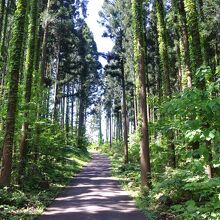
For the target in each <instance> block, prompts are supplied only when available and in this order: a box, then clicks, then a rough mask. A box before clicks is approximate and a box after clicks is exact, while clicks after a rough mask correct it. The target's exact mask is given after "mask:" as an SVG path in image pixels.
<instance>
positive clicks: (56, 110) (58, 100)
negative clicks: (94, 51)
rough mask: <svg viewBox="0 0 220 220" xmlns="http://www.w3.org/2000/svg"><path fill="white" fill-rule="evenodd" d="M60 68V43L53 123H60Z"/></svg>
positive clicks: (57, 58)
mask: <svg viewBox="0 0 220 220" xmlns="http://www.w3.org/2000/svg"><path fill="white" fill-rule="evenodd" d="M59 66H60V42H58V47H57V57H56V81H55V84H54V109H53V121H54V122H58V114H59V109H58V108H59V104H60V97H59V85H58V80H59V78H60V76H59V74H60V73H59Z"/></svg>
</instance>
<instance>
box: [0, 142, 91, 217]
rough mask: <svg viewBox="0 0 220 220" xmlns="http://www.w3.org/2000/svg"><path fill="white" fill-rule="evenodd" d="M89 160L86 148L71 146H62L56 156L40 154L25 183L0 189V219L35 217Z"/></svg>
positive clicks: (32, 165)
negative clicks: (83, 149) (82, 149)
mask: <svg viewBox="0 0 220 220" xmlns="http://www.w3.org/2000/svg"><path fill="white" fill-rule="evenodd" d="M60 155H62V156H60ZM88 160H89V154H88V153H87V152H86V151H84V153H82V151H81V150H79V149H76V148H72V147H70V146H65V147H60V148H59V152H56V155H54V154H50V155H47V156H45V155H41V157H40V158H39V160H38V161H39V162H38V163H37V164H31V165H29V167H30V168H29V169H28V171H27V175H26V176H25V181H24V182H25V185H23V186H22V187H20V186H18V185H11V186H10V187H5V188H2V189H0V219H1V220H18V219H19V220H21V219H35V217H37V216H38V215H39V214H41V213H42V211H43V210H44V208H45V207H46V206H48V205H49V204H50V203H51V201H52V200H53V199H54V198H55V197H56V196H57V195H58V193H59V192H60V191H61V190H62V189H63V187H65V186H66V185H67V184H68V182H69V181H70V180H71V179H72V178H73V176H74V175H75V174H76V173H78V172H79V171H80V170H81V168H82V166H83V165H84V164H85V163H86V162H87V161H88Z"/></svg>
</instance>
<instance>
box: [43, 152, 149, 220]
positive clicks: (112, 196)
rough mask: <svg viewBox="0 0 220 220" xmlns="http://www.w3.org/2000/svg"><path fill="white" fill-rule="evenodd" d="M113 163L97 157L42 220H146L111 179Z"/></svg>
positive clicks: (94, 157) (96, 155)
mask: <svg viewBox="0 0 220 220" xmlns="http://www.w3.org/2000/svg"><path fill="white" fill-rule="evenodd" d="M110 173H111V170H110V166H109V159H107V157H106V156H104V155H100V154H93V161H92V162H91V163H89V164H88V165H87V166H86V168H84V170H83V171H82V172H81V173H80V174H79V175H78V176H77V177H76V178H75V179H74V180H73V181H72V182H71V184H70V185H69V186H68V187H66V189H65V190H64V192H63V193H62V194H61V195H59V197H58V198H57V199H55V201H54V202H53V203H52V204H51V206H50V207H49V208H47V210H46V212H45V213H44V214H43V216H42V217H40V218H39V220H43V219H48V220H49V219H58V220H59V219H60V220H61V219H81V220H84V219H85V220H86V219H90V220H103V219H107V220H146V218H145V217H144V215H143V214H142V213H141V212H140V211H139V210H138V209H137V208H136V206H135V204H134V202H133V201H132V200H131V198H130V197H129V196H128V194H127V193H126V192H125V191H122V190H121V189H120V187H119V185H118V182H117V181H116V180H114V179H113V178H112V177H110Z"/></svg>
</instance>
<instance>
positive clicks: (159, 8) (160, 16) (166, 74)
mask: <svg viewBox="0 0 220 220" xmlns="http://www.w3.org/2000/svg"><path fill="white" fill-rule="evenodd" d="M155 3H156V17H157V31H158V43H159V54H160V63H161V69H162V70H163V75H162V76H163V77H162V82H163V94H164V95H165V97H168V98H171V85H170V68H169V56H168V42H167V30H166V23H165V12H164V5H163V2H162V1H160V0H156V2H155ZM167 139H168V157H169V160H168V165H169V166H171V167H175V166H176V157H175V145H174V143H173V139H174V132H173V131H172V130H170V131H168V132H167Z"/></svg>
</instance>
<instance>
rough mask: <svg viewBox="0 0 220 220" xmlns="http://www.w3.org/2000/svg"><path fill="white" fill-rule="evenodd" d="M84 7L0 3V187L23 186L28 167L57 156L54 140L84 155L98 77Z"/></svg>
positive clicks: (35, 0)
mask: <svg viewBox="0 0 220 220" xmlns="http://www.w3.org/2000/svg"><path fill="white" fill-rule="evenodd" d="M86 5H87V1H76V2H75V1H72V0H68V1H63V0H57V1H50V0H48V1H41V0H31V1H26V0H19V1H16V2H14V1H1V9H0V18H1V19H0V20H1V22H0V42H1V62H0V91H1V93H0V102H1V110H0V124H1V126H0V127H1V128H0V146H1V147H0V152H1V153H0V157H1V158H0V161H1V166H0V171H1V175H0V185H1V186H8V185H10V184H11V183H13V184H14V183H18V184H19V185H20V186H23V185H25V183H26V182H27V179H28V173H29V172H30V169H32V166H31V165H30V164H33V163H36V164H41V163H43V161H44V159H42V158H44V157H45V155H46V158H47V159H49V158H48V157H49V154H50V153H49V152H50V151H51V150H52V148H51V147H52V146H54V147H53V152H56V151H57V152H59V147H58V143H56V142H58V141H63V144H62V145H61V146H63V145H65V144H66V145H75V147H76V148H79V149H81V150H83V149H84V151H85V146H86V138H85V132H86V130H85V127H86V125H85V123H86V117H87V109H88V107H89V106H90V105H92V103H93V102H95V99H94V98H93V96H94V94H95V92H96V91H97V88H98V86H99V85H100V79H101V72H100V68H101V64H100V63H99V61H98V51H97V47H96V43H95V41H94V39H93V35H92V33H91V31H90V30H89V28H88V26H87V24H86V23H85V17H86ZM11 20H12V22H10V21H11ZM97 98H98V97H97ZM49 133H51V135H52V134H53V135H54V137H53V138H52V139H53V141H52V140H51V141H52V142H51V144H50V141H49V139H48V140H47V141H44V138H45V136H47V135H49ZM48 138H49V137H48ZM50 145H51V146H50ZM61 146H60V148H61V149H62V147H61ZM51 156H52V155H51ZM47 159H46V160H47Z"/></svg>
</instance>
